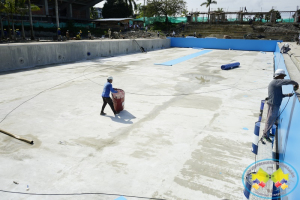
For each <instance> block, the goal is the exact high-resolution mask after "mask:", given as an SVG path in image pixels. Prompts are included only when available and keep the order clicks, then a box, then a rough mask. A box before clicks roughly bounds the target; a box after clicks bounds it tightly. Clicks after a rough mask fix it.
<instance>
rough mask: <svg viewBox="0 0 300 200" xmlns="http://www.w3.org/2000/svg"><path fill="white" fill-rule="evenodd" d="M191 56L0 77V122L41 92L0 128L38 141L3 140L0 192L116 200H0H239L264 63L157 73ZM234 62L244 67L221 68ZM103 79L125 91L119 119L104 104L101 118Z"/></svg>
mask: <svg viewBox="0 0 300 200" xmlns="http://www.w3.org/2000/svg"><path fill="white" fill-rule="evenodd" d="M198 51H200V50H197V49H191V48H170V49H163V50H158V51H151V52H148V53H147V54H141V53H138V54H131V55H121V56H117V57H109V58H100V59H95V60H89V61H82V62H76V63H71V64H61V65H51V66H46V67H43V68H34V69H30V70H23V71H16V72H14V73H6V74H1V75H0V82H1V84H0V100H1V101H0V121H1V120H2V119H3V118H4V117H5V116H6V115H7V114H8V113H9V112H10V111H11V110H13V109H14V108H16V107H17V106H18V105H20V104H21V103H23V102H24V101H26V100H28V99H30V98H32V97H34V96H35V95H37V94H39V93H40V92H42V91H44V92H43V93H41V94H39V95H38V96H36V97H35V98H33V99H31V100H29V101H28V102H26V103H24V104H23V105H21V106H20V107H18V108H17V109H15V110H14V111H13V112H11V113H10V114H9V115H8V116H7V117H6V118H5V120H4V121H2V122H1V123H0V129H3V130H6V131H8V132H11V133H14V134H17V135H20V136H22V137H24V138H27V139H32V140H34V142H35V144H34V145H33V146H31V145H29V144H26V143H24V142H21V141H18V140H16V139H13V138H11V137H9V136H6V135H4V134H2V133H0V154H1V157H0V162H1V166H0V182H1V188H0V189H1V190H9V191H14V192H30V193H89V192H91V193H109V194H118V195H104V194H103V195H87V196H31V195H20V194H10V193H3V192H2V193H1V194H0V196H1V199H2V198H3V199H30V200H32V199H101V200H102V199H103V200H113V199H116V198H118V197H119V196H121V195H129V196H137V197H149V198H150V197H151V198H161V199H176V200H178V199H187V200H194V199H195V200H199V199H206V200H210V199H212V200H214V199H230V200H232V199H237V200H239V199H242V198H243V189H244V188H243V185H242V181H241V177H242V173H243V171H244V170H245V169H246V167H247V166H248V165H250V164H251V163H253V162H254V154H253V153H252V152H251V144H252V138H253V128H254V123H255V122H256V121H257V119H258V115H259V108H260V100H261V99H264V98H265V97H266V96H267V86H268V84H269V82H270V81H271V80H272V74H273V53H272V52H266V53H265V52H254V51H232V50H231V51H229V50H213V51H212V52H210V53H207V54H204V55H202V56H199V57H196V58H193V59H190V60H187V61H185V62H182V63H179V64H176V65H173V66H162V65H154V63H162V62H166V61H169V60H173V59H176V58H179V57H183V56H185V55H189V54H192V53H195V52H198ZM232 62H240V63H241V67H240V68H236V69H233V70H228V71H222V70H221V69H220V66H221V65H222V64H227V63H232ZM109 75H111V76H113V77H114V82H113V86H114V87H115V88H121V89H123V90H124V91H125V92H126V96H125V110H124V111H122V112H121V113H120V115H119V116H117V117H114V116H113V113H112V111H111V110H110V108H109V106H107V107H106V109H105V112H106V113H107V116H100V115H99V113H100V109H101V106H102V98H101V92H102V89H103V88H102V87H103V84H104V83H105V82H106V77H107V76H109ZM54 86H56V87H54ZM50 88H52V89H50ZM47 89H48V90H47ZM45 90H46V91H45ZM13 181H16V182H18V183H19V184H14V183H13ZM27 186H28V187H29V190H27V189H26V188H27ZM125 198H126V199H133V200H134V199H138V198H134V197H125Z"/></svg>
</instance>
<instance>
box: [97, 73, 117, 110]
mask: <svg viewBox="0 0 300 200" xmlns="http://www.w3.org/2000/svg"><path fill="white" fill-rule="evenodd" d="M112 82H113V77H111V76H109V77H108V78H107V82H106V83H105V85H104V88H103V92H102V99H103V106H102V109H101V113H100V115H106V113H104V108H105V106H106V104H109V106H110V107H111V109H112V111H113V112H114V114H115V115H116V114H118V113H117V112H116V111H115V109H114V104H113V101H112V99H111V98H110V96H109V95H110V92H112V93H118V91H115V90H114V89H113V87H112V84H111V83H112Z"/></svg>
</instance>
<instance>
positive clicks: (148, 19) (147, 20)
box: [130, 17, 187, 25]
mask: <svg viewBox="0 0 300 200" xmlns="http://www.w3.org/2000/svg"><path fill="white" fill-rule="evenodd" d="M132 21H140V22H143V21H144V18H143V17H141V18H138V19H134V20H132ZM132 21H131V22H130V24H132V23H133V22H132ZM165 21H166V17H145V24H146V25H149V24H153V23H154V22H165ZM168 21H169V22H171V23H174V24H178V23H182V22H187V18H186V17H168Z"/></svg>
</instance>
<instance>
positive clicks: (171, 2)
mask: <svg viewBox="0 0 300 200" xmlns="http://www.w3.org/2000/svg"><path fill="white" fill-rule="evenodd" d="M147 4H148V5H147V10H146V13H147V15H148V16H158V17H160V16H164V17H165V18H166V24H167V23H168V16H176V15H180V14H182V12H183V11H184V10H185V9H186V2H185V1H184V0H148V3H147Z"/></svg>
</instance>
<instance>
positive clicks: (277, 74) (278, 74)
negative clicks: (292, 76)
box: [274, 69, 286, 77]
mask: <svg viewBox="0 0 300 200" xmlns="http://www.w3.org/2000/svg"><path fill="white" fill-rule="evenodd" d="M280 75H284V76H286V74H285V71H284V70H283V69H277V70H276V71H275V74H274V77H277V76H280Z"/></svg>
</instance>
